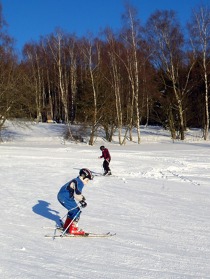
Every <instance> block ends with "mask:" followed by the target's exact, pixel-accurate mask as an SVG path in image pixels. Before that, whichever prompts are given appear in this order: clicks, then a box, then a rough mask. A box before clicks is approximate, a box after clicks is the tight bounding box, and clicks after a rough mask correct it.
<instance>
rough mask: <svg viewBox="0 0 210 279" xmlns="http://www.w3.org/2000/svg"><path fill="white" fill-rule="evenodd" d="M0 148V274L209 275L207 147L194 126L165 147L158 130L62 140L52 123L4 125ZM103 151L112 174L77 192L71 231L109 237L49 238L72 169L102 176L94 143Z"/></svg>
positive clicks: (91, 278) (121, 278)
mask: <svg viewBox="0 0 210 279" xmlns="http://www.w3.org/2000/svg"><path fill="white" fill-rule="evenodd" d="M7 124H8V125H9V127H8V129H7V130H5V131H4V133H3V142H2V143H1V144H0V181H1V186H0V193H1V203H0V216H1V226H0V247H1V249H0V278H4V279H32V278H33V279H46V278H62V279H80V278H82V279H83V278H86V279H152V278H154V279H169V278H170V279H172V278H173V279H191V278H193V279H201V278H202V279H204V278H210V143H209V141H207V142H204V141H203V140H202V139H201V134H200V132H199V131H198V130H193V131H189V132H188V134H187V139H186V141H185V142H180V141H176V142H172V141H171V140H170V136H169V133H168V132H167V131H164V130H162V129H160V128H154V127H153V128H152V127H149V128H143V127H142V129H141V137H142V143H141V144H140V145H138V144H136V143H127V144H126V145H125V146H119V145H118V144H116V143H106V142H105V141H103V139H101V138H98V139H97V142H96V144H95V145H94V146H89V145H87V144H85V143H78V144H75V143H67V142H64V141H63V139H62V130H63V129H64V127H65V126H64V125H61V124H41V123H40V124H36V125H35V124H33V125H30V128H28V129H25V128H23V127H20V126H18V127H17V126H11V124H10V123H7ZM101 144H103V145H105V146H106V147H108V148H109V150H110V153H111V155H112V162H111V164H110V167H111V169H112V172H113V176H112V177H100V176H96V177H95V178H94V180H93V181H91V182H89V184H88V185H87V186H86V187H85V188H84V191H83V194H84V195H85V197H86V200H87V203H88V206H87V207H86V208H85V209H83V212H82V215H81V219H80V223H79V225H80V227H81V228H83V229H84V230H86V231H92V232H98V233H102V232H108V231H111V232H116V236H114V237H111V238H97V239H96V238H70V239H69V238H68V239H67V238H62V239H58V238H56V239H55V240H52V239H51V238H45V237H44V235H45V234H49V233H52V234H53V228H54V226H55V224H56V222H58V219H59V217H63V216H64V215H65V214H66V210H65V209H64V208H63V207H62V206H61V205H60V204H59V203H58V201H57V192H58V191H59V189H60V187H61V186H62V185H63V184H64V183H65V182H67V181H68V180H70V179H72V178H74V177H76V176H77V175H78V171H79V169H80V168H82V167H87V168H89V169H91V170H93V171H95V172H99V173H101V172H102V168H101V165H102V160H100V159H98V156H99V155H100V154H101V152H100V150H99V147H100V145H101Z"/></svg>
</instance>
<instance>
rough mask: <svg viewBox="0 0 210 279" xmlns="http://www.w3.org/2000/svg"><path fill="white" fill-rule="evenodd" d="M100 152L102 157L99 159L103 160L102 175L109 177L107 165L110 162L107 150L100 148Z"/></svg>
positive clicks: (109, 171) (103, 147) (109, 172)
mask: <svg viewBox="0 0 210 279" xmlns="http://www.w3.org/2000/svg"><path fill="white" fill-rule="evenodd" d="M100 150H101V151H102V155H101V156H100V157H99V158H104V162H103V168H104V173H103V175H111V174H112V173H111V170H110V168H109V163H110V161H111V156H110V153H109V150H108V149H107V148H105V146H103V145H102V146H101V147H100Z"/></svg>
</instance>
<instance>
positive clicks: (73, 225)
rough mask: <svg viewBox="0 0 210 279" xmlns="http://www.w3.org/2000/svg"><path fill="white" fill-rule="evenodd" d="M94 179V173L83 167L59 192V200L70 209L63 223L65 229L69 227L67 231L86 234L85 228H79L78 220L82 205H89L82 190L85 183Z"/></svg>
mask: <svg viewBox="0 0 210 279" xmlns="http://www.w3.org/2000/svg"><path fill="white" fill-rule="evenodd" d="M92 179H93V175H92V173H91V171H90V170H89V169H85V168H84V169H81V170H80V172H79V176H78V177H77V178H74V179H72V180H71V181H69V182H67V183H66V184H65V185H64V186H62V187H61V189H60V191H59V192H58V196H57V198H58V201H59V202H60V203H61V205H62V206H64V207H65V208H66V209H67V210H68V213H67V218H66V221H65V223H64V225H63V228H64V230H65V229H67V228H68V227H69V228H68V230H67V233H70V234H74V235H84V234H85V232H84V231H83V230H79V229H78V221H79V218H80V214H81V210H80V207H83V208H84V207H86V206H87V203H86V200H85V197H84V196H83V195H82V190H83V187H84V185H86V184H87V183H88V181H89V180H92ZM77 202H78V203H79V205H78V203H77Z"/></svg>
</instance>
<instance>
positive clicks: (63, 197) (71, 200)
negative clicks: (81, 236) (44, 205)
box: [57, 176, 84, 218]
mask: <svg viewBox="0 0 210 279" xmlns="http://www.w3.org/2000/svg"><path fill="white" fill-rule="evenodd" d="M72 182H73V183H74V186H75V189H73V188H72V187H70V185H71V183H72ZM83 187H84V183H83V181H82V180H81V179H80V178H79V176H78V177H77V178H75V179H72V180H71V181H69V182H67V183H66V184H65V185H63V186H62V187H61V189H60V190H59V192H58V195H57V198H58V201H59V202H60V203H61V204H62V205H63V206H64V207H65V208H66V209H67V210H68V211H69V213H68V215H69V217H70V218H73V217H74V216H75V214H76V213H77V212H78V211H79V208H78V207H77V202H76V200H75V195H76V196H78V197H80V199H78V200H81V199H82V197H83V196H82V189H83ZM76 207H77V208H76ZM74 208H76V210H72V209H74Z"/></svg>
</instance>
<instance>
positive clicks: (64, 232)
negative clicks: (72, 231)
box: [61, 206, 82, 237]
mask: <svg viewBox="0 0 210 279" xmlns="http://www.w3.org/2000/svg"><path fill="white" fill-rule="evenodd" d="M78 207H79V206H78ZM80 212H82V211H81V209H80V207H79V211H78V212H77V214H76V215H75V216H74V218H73V219H72V221H71V223H69V224H68V227H67V228H66V229H65V230H64V231H63V232H62V234H61V237H62V236H64V235H65V234H66V231H67V230H68V228H69V227H70V226H71V224H72V223H73V222H74V220H75V219H76V217H77V215H78V214H79V213H80Z"/></svg>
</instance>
